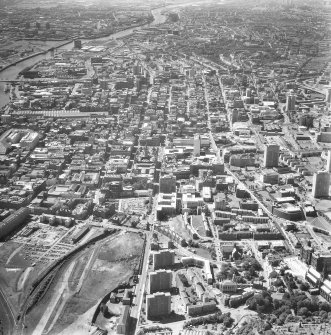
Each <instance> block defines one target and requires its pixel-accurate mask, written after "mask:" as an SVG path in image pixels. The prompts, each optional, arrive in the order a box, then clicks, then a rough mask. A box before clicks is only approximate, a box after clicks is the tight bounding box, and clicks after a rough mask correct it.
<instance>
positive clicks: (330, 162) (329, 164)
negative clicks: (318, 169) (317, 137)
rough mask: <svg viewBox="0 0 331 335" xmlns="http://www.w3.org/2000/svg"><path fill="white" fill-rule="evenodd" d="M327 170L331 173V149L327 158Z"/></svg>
mask: <svg viewBox="0 0 331 335" xmlns="http://www.w3.org/2000/svg"><path fill="white" fill-rule="evenodd" d="M326 172H329V173H331V150H329V151H328V156H327V158H326Z"/></svg>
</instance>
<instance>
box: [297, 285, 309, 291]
mask: <svg viewBox="0 0 331 335" xmlns="http://www.w3.org/2000/svg"><path fill="white" fill-rule="evenodd" d="M299 288H300V290H301V291H308V290H309V284H308V283H301V284H300V286H299Z"/></svg>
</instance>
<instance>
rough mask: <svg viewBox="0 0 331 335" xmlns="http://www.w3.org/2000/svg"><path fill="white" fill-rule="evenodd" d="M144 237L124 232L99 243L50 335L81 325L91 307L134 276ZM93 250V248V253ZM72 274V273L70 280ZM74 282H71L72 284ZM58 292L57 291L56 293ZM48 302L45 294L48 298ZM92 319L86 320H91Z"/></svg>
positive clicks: (79, 269)
mask: <svg viewBox="0 0 331 335" xmlns="http://www.w3.org/2000/svg"><path fill="white" fill-rule="evenodd" d="M142 247H143V238H142V237H141V236H140V235H139V234H135V233H125V234H122V235H118V236H117V237H116V238H115V239H113V240H110V241H109V242H105V243H102V245H101V246H100V245H99V246H98V247H97V248H98V252H97V253H96V255H95V256H94V257H95V258H94V260H93V262H92V264H90V266H91V267H90V269H89V270H88V273H87V274H86V277H85V280H84V282H83V284H82V287H81V289H80V291H79V292H77V293H75V294H74V295H73V296H72V297H71V298H70V299H69V301H68V302H67V303H66V305H65V306H64V308H63V311H62V313H61V315H60V317H59V318H58V321H57V322H56V324H55V326H54V327H53V329H52V330H51V331H50V332H49V334H50V335H51V334H54V335H55V334H56V335H57V334H59V333H61V332H64V333H65V331H66V328H67V327H69V326H70V329H72V327H74V328H75V326H77V327H80V326H81V325H78V324H77V322H78V321H77V320H82V318H81V316H82V315H83V314H84V313H86V312H87V311H88V310H89V309H90V308H91V307H93V306H94V305H95V304H96V303H98V302H99V301H100V300H101V299H102V298H103V297H104V296H106V295H107V294H109V293H110V292H111V291H112V290H113V289H115V288H116V287H117V286H118V285H119V284H120V283H123V282H126V281H128V280H129V278H130V277H131V276H132V275H133V269H134V268H135V267H136V266H137V264H138V262H139V258H140V255H141V252H142ZM92 251H93V250H91V252H92ZM90 256H91V255H90V253H88V254H86V255H84V256H83V257H82V259H80V260H79V264H78V265H77V266H76V267H75V268H74V270H73V274H74V277H75V281H76V282H77V278H78V277H79V276H78V274H79V273H81V272H82V268H83V267H84V268H85V267H86V265H87V264H88V263H89V259H90ZM72 278H73V277H72V276H71V278H70V280H71V279H72ZM72 284H73V283H69V287H71V288H73V287H72ZM54 294H56V292H54ZM45 301H46V297H45ZM90 321H91V319H87V318H86V320H85V319H84V322H86V323H88V322H90Z"/></svg>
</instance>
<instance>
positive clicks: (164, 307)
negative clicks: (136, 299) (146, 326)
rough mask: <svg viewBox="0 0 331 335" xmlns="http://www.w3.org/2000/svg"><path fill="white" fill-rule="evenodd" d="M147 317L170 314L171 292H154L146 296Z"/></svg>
mask: <svg viewBox="0 0 331 335" xmlns="http://www.w3.org/2000/svg"><path fill="white" fill-rule="evenodd" d="M146 310H147V319H150V318H151V317H158V316H162V315H168V314H170V312H171V294H170V293H169V292H167V293H161V292H158V293H154V294H149V295H147V296H146Z"/></svg>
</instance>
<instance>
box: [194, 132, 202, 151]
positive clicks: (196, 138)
mask: <svg viewBox="0 0 331 335" xmlns="http://www.w3.org/2000/svg"><path fill="white" fill-rule="evenodd" d="M200 149H201V138H200V135H198V134H196V135H194V141H193V154H194V156H200Z"/></svg>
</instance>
